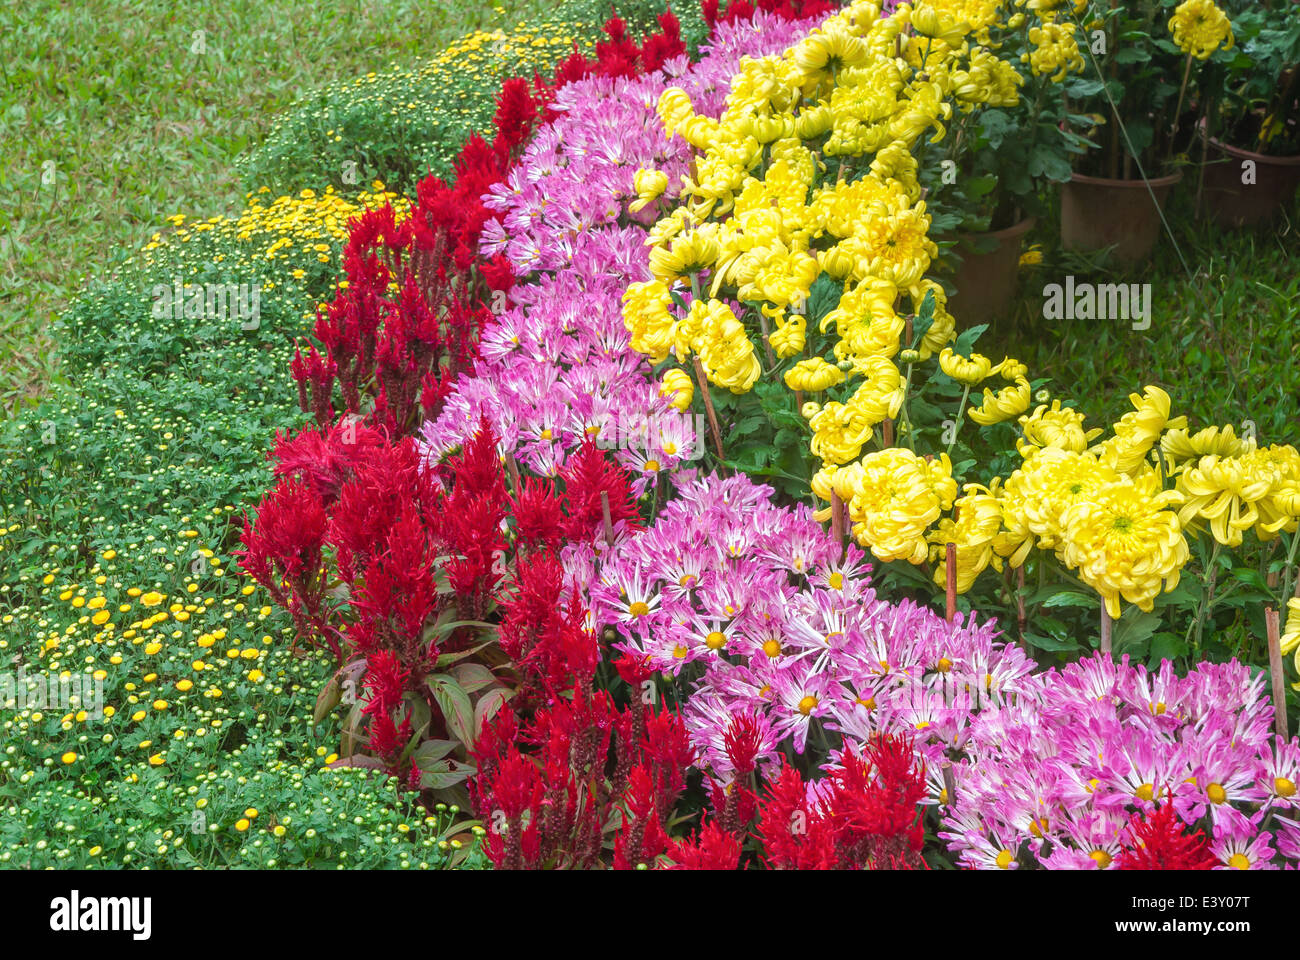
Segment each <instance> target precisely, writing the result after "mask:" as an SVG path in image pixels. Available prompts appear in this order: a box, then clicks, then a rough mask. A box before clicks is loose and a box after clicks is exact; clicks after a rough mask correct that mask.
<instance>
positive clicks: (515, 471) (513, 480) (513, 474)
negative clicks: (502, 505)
mask: <svg viewBox="0 0 1300 960" xmlns="http://www.w3.org/2000/svg"><path fill="white" fill-rule="evenodd" d="M506 471H507V472H508V473H509V474H510V485H511V486H512V487H514V491H515V496H516V497H517V496H519V494H521V493H523V486H522V483H521V481H520V479H519V464H518V462H517V461H516V460H515V455H514V454H513V453H507V454H506Z"/></svg>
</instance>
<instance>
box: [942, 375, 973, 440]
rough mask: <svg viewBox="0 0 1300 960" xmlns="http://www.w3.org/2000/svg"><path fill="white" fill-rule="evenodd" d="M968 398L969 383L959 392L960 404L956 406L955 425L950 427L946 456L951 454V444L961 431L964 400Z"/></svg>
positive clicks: (964, 407)
mask: <svg viewBox="0 0 1300 960" xmlns="http://www.w3.org/2000/svg"><path fill="white" fill-rule="evenodd" d="M969 399H970V384H969V383H968V384H966V385H965V386H964V387H963V388H962V392H961V405H960V406H959V407H958V408H957V425H956V426H955V427H953V428H952V440H950V441H949V442H948V449H947V450H946V451H944V452H945V453H946V454H947V455H948V456H950V457H951V456H952V448H953V445H954V444H955V443H956V442H957V434H959V433H960V432H961V426H962V424H963V423H965V422H966V401H967V400H969Z"/></svg>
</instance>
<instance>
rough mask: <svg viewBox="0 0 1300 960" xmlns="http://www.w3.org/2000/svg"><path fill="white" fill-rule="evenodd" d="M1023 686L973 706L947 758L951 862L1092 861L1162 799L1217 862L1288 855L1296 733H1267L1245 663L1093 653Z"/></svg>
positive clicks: (1268, 719)
mask: <svg viewBox="0 0 1300 960" xmlns="http://www.w3.org/2000/svg"><path fill="white" fill-rule="evenodd" d="M1030 687H1031V690H1032V693H1031V695H1029V696H1026V697H1023V698H1021V699H1020V700H1019V701H1018V702H1017V703H1015V704H1009V705H1006V706H1004V707H1003V708H1002V709H1000V710H997V711H985V712H982V713H981V714H980V715H979V716H978V717H976V718H975V719H974V721H973V723H972V725H971V728H970V735H969V737H968V739H967V741H966V744H965V748H964V751H963V753H964V756H963V758H962V759H961V761H960V762H959V763H958V764H957V765H956V767H955V768H954V773H955V778H954V779H955V782H956V791H955V792H956V796H955V797H954V798H953V801H952V803H951V804H949V805H947V807H946V809H945V811H944V821H943V822H944V828H943V830H942V831H941V832H940V834H939V836H940V837H941V838H942V839H944V840H946V841H947V842H948V844H949V847H950V849H952V850H954V851H957V852H958V854H959V859H960V861H961V862H962V863H964V864H966V865H969V866H980V867H989V866H1001V867H1014V866H1017V865H1019V864H1021V863H1028V862H1036V863H1038V864H1040V865H1042V866H1044V867H1051V868H1066V869H1080V868H1092V869H1095V868H1097V867H1099V866H1102V867H1104V866H1107V865H1109V864H1110V862H1111V861H1112V859H1113V858H1114V857H1115V856H1116V855H1117V854H1118V852H1119V849H1120V846H1121V843H1122V842H1123V841H1124V840H1125V839H1126V830H1127V829H1128V828H1129V826H1130V824H1131V823H1132V821H1133V818H1134V817H1135V816H1143V815H1146V814H1149V813H1150V812H1152V811H1153V810H1154V809H1155V806H1156V804H1164V803H1172V804H1173V805H1174V809H1175V810H1176V811H1177V813H1178V814H1179V816H1180V817H1181V819H1182V820H1183V821H1184V822H1185V823H1188V824H1203V825H1204V826H1205V827H1206V830H1205V832H1206V835H1207V836H1208V837H1210V838H1211V840H1212V845H1211V849H1212V851H1213V853H1214V855H1215V856H1217V857H1218V858H1219V860H1220V862H1221V863H1222V864H1223V865H1224V866H1225V867H1236V868H1241V869H1246V868H1254V869H1260V868H1265V867H1268V866H1270V865H1271V864H1272V863H1273V860H1274V857H1275V854H1281V855H1282V856H1283V857H1285V858H1287V859H1292V860H1294V859H1295V858H1296V857H1297V855H1300V846H1298V843H1297V842H1298V841H1300V832H1298V830H1297V827H1296V824H1295V821H1294V819H1292V818H1293V817H1294V815H1295V812H1296V807H1297V800H1298V799H1300V798H1297V794H1296V788H1297V785H1298V784H1300V743H1297V742H1296V741H1295V740H1293V741H1291V742H1290V743H1284V742H1282V741H1280V740H1278V739H1276V738H1275V737H1273V736H1272V735H1271V730H1270V727H1271V723H1272V710H1271V707H1270V704H1269V701H1268V700H1267V699H1266V698H1265V697H1264V695H1263V691H1264V681H1263V679H1262V678H1261V677H1260V676H1253V677H1252V675H1251V670H1250V668H1249V667H1247V666H1245V665H1243V664H1240V663H1237V662H1236V661H1233V662H1230V663H1226V664H1209V663H1202V664H1199V665H1198V666H1197V668H1196V669H1195V670H1194V671H1192V672H1191V673H1190V674H1188V675H1187V676H1185V677H1179V676H1177V675H1175V674H1174V672H1173V670H1172V668H1171V666H1170V664H1169V662H1168V661H1165V662H1164V664H1163V666H1162V667H1161V669H1160V670H1159V671H1158V672H1156V673H1150V672H1148V671H1147V670H1146V669H1145V668H1144V667H1143V666H1141V665H1140V664H1139V665H1133V664H1130V663H1129V662H1128V658H1127V657H1125V658H1123V660H1122V661H1121V662H1119V663H1115V662H1113V661H1112V660H1110V659H1109V658H1107V657H1103V656H1101V655H1098V656H1095V657H1092V658H1090V659H1087V660H1083V661H1080V662H1078V663H1072V664H1070V665H1069V666H1067V667H1065V668H1064V669H1063V670H1060V671H1057V670H1049V671H1047V672H1045V673H1039V674H1035V675H1034V676H1033V677H1032V678H1031V684H1030ZM1270 828H1271V829H1270ZM1004 851H1006V852H1009V853H1010V854H1011V858H1010V859H1009V858H1008V857H1007V856H1006V855H1005V853H1004ZM999 858H1000V859H999Z"/></svg>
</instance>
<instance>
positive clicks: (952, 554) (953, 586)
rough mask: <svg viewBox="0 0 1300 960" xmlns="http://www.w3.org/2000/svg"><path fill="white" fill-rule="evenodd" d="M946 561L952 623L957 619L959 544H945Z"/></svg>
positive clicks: (949, 617) (949, 614)
mask: <svg viewBox="0 0 1300 960" xmlns="http://www.w3.org/2000/svg"><path fill="white" fill-rule="evenodd" d="M944 554H945V556H944V562H945V563H946V564H947V569H946V570H945V573H946V576H945V577H944V579H945V580H946V581H947V588H948V589H947V593H948V598H947V600H948V611H947V613H948V622H949V623H952V622H953V621H954V620H956V619H957V544H955V543H951V542H950V543H948V544H946V545H945V546H944Z"/></svg>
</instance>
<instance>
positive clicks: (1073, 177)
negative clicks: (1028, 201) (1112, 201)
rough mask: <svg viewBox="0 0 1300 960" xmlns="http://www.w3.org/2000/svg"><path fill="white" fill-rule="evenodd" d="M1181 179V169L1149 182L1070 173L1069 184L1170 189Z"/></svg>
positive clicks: (1122, 188) (1127, 188)
mask: <svg viewBox="0 0 1300 960" xmlns="http://www.w3.org/2000/svg"><path fill="white" fill-rule="evenodd" d="M1182 179H1183V171H1182V168H1181V167H1180V168H1179V169H1177V170H1175V171H1174V172H1173V173H1171V174H1168V175H1166V176H1163V177H1154V178H1152V179H1151V180H1112V179H1110V178H1109V177H1090V176H1088V175H1087V174H1085V173H1077V172H1072V173H1071V174H1070V183H1078V184H1082V185H1084V186H1089V187H1115V188H1117V189H1121V190H1132V189H1138V188H1144V187H1146V185H1147V184H1148V183H1149V184H1151V186H1152V187H1172V186H1173V185H1174V184H1175V183H1177V182H1178V181H1180V180H1182Z"/></svg>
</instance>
